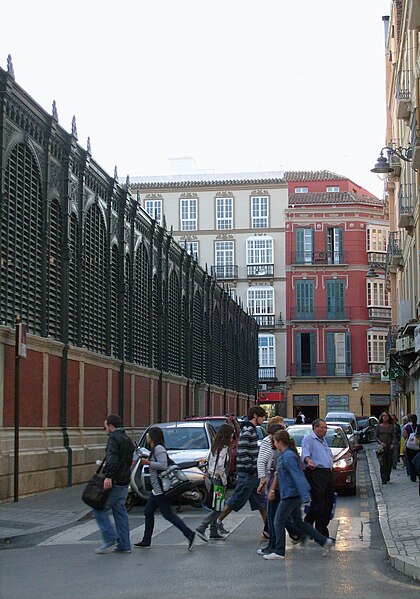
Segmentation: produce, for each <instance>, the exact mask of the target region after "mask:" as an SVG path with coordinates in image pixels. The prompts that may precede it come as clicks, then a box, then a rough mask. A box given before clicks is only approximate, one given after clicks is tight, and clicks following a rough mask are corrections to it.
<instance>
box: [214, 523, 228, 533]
mask: <svg viewBox="0 0 420 599" xmlns="http://www.w3.org/2000/svg"><path fill="white" fill-rule="evenodd" d="M217 532H218V533H220V534H221V535H228V534H229V533H230V530H228V529H227V528H225V527H224V525H223V522H220V524H219V523H218V524H217Z"/></svg>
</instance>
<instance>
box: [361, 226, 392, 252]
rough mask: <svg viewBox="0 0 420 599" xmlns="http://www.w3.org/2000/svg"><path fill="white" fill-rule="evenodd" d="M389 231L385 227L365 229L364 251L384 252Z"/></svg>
mask: <svg viewBox="0 0 420 599" xmlns="http://www.w3.org/2000/svg"><path fill="white" fill-rule="evenodd" d="M388 235H389V229H387V228H385V227H368V228H367V229H366V251H367V252H386V251H387V242H388Z"/></svg>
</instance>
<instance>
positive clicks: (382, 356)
mask: <svg viewBox="0 0 420 599" xmlns="http://www.w3.org/2000/svg"><path fill="white" fill-rule="evenodd" d="M387 336H388V331H374V330H371V331H368V334H367V339H368V362H369V363H376V364H385V360H386V351H385V345H386V338H387Z"/></svg>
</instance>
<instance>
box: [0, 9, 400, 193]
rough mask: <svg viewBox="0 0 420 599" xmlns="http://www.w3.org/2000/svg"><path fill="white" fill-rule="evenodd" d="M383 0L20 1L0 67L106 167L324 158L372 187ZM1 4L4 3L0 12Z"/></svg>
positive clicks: (2, 41)
mask: <svg viewBox="0 0 420 599" xmlns="http://www.w3.org/2000/svg"><path fill="white" fill-rule="evenodd" d="M390 4H391V0H352V2H348V1H347V0H318V1H317V2H315V1H314V0H293V1H292V2H290V0H258V2H257V1H255V0H254V1H249V0H212V1H211V2H209V1H205V0H160V1H156V0H155V1H151V0H120V1H119V2H111V1H109V0H88V1H86V0H85V1H84V2H81V1H80V0H73V1H72V2H68V3H67V2H63V3H58V2H57V1H56V0H55V1H50V0H38V1H37V2H33V0H20V1H19V2H13V3H11V2H10V3H8V6H7V9H6V11H5V10H4V9H3V17H5V18H4V23H5V22H7V23H8V27H4V23H3V27H2V28H1V29H2V30H1V34H0V66H1V67H2V68H3V69H5V68H6V63H7V55H8V54H9V53H10V54H11V55H12V59H13V65H14V71H15V77H16V81H17V82H18V83H19V85H21V86H22V87H23V88H24V89H25V90H26V91H27V92H28V93H29V94H30V95H31V96H32V97H33V98H34V99H35V100H36V101H37V102H38V103H39V104H40V105H41V106H42V107H43V108H44V109H46V110H47V111H48V112H51V105H52V101H53V100H54V99H55V100H56V102H57V109H58V115H59V121H60V125H61V126H62V127H64V128H65V129H66V130H68V131H69V130H71V119H72V116H73V115H74V114H75V115H76V120H77V129H78V137H79V143H80V144H81V145H82V146H83V147H86V140H87V137H88V136H89V137H90V139H91V145H92V154H93V158H94V159H95V160H96V162H98V163H99V164H100V165H101V166H102V167H103V168H104V169H105V170H106V171H107V172H108V173H109V174H111V175H112V174H113V172H114V165H117V167H118V175H119V176H120V177H125V176H126V175H127V174H129V175H130V176H131V177H134V176H142V175H144V176H148V175H157V174H162V175H168V174H173V164H174V161H173V160H171V159H173V158H179V157H183V156H188V157H193V158H194V159H195V165H196V168H197V170H201V171H205V172H215V173H227V172H247V171H248V172H249V171H285V170H318V169H327V170H331V171H333V172H336V173H339V174H341V175H345V176H347V177H349V178H350V179H352V180H353V181H355V182H356V183H358V184H360V185H362V186H364V187H365V188H367V189H368V190H369V191H371V192H372V193H375V194H376V195H378V196H379V197H382V193H383V182H382V181H381V180H380V179H379V178H378V176H377V175H374V174H373V173H370V169H371V168H372V167H373V164H374V162H375V161H376V158H377V156H378V154H379V151H380V149H381V148H382V146H383V145H385V143H384V142H385V59H384V53H385V46H384V44H385V38H384V26H383V22H382V16H383V15H388V14H389V11H390ZM5 12H6V13H7V15H5Z"/></svg>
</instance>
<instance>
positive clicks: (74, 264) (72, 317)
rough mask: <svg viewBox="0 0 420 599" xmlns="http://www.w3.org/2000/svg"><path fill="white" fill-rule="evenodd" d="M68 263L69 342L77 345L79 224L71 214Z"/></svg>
mask: <svg viewBox="0 0 420 599" xmlns="http://www.w3.org/2000/svg"><path fill="white" fill-rule="evenodd" d="M69 248H70V263H69V342H70V343H72V344H73V345H79V338H78V330H79V327H78V320H79V310H78V308H77V297H78V293H77V288H78V283H77V281H78V275H79V268H80V261H79V223H78V221H77V216H76V215H75V214H72V215H71V217H70V235H69Z"/></svg>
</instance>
